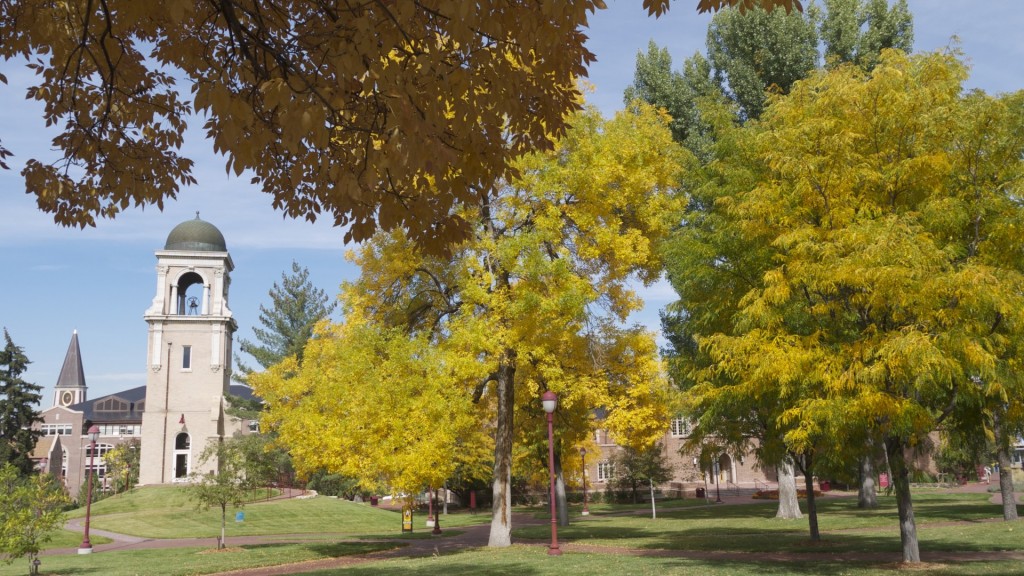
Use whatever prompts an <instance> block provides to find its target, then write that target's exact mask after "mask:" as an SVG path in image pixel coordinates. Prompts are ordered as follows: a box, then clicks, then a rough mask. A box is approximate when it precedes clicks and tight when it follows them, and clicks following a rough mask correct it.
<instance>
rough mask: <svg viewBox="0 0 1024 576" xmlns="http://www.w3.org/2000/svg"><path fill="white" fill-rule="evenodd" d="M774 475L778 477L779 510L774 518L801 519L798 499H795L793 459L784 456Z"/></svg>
mask: <svg viewBox="0 0 1024 576" xmlns="http://www.w3.org/2000/svg"><path fill="white" fill-rule="evenodd" d="M775 470H776V475H777V476H778V477H779V510H778V512H776V513H775V517H776V518H784V519H786V520H795V519H797V518H803V517H804V515H803V514H802V513H801V512H800V499H799V498H797V497H796V474H794V472H793V458H792V456H788V455H787V456H786V457H785V458H783V459H782V462H779V465H778V466H777V467H776V469H775Z"/></svg>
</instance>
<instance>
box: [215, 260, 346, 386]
mask: <svg viewBox="0 0 1024 576" xmlns="http://www.w3.org/2000/svg"><path fill="white" fill-rule="evenodd" d="M269 294H270V300H271V305H270V307H267V306H263V305H262V304H261V305H260V324H262V325H263V328H258V327H253V332H254V333H255V334H256V341H252V340H247V339H244V338H243V339H241V340H239V341H238V345H239V348H240V349H241V351H242V352H244V353H246V354H248V355H249V356H251V357H252V358H253V359H254V360H255V361H256V363H257V364H259V366H260V368H262V369H266V368H269V367H270V366H273V365H274V364H277V363H278V362H280V361H281V360H284V359H285V358H287V357H289V356H295V357H296V358H297V359H298V360H299V362H300V363H301V362H302V350H303V349H304V348H305V347H306V342H307V341H309V339H310V338H312V337H313V327H314V326H316V323H317V322H319V321H321V320H323V319H325V318H327V317H328V316H330V315H331V312H333V311H334V307H335V305H336V302H333V301H331V299H330V298H329V297H328V296H327V293H326V292H324V291H323V290H322V289H320V288H316V287H314V286H313V283H312V282H310V281H309V269H308V268H306V267H304V266H300V265H299V263H298V262H294V261H293V262H292V273H291V274H287V273H282V274H281V283H280V284H278V283H277V282H274V287H273V288H271V289H270V292H269ZM236 362H237V364H238V373H237V374H236V375H235V380H237V381H239V382H246V381H247V380H248V377H249V375H250V374H252V373H253V372H255V371H257V369H256V368H252V367H250V366H249V365H246V364H243V363H242V361H241V359H236Z"/></svg>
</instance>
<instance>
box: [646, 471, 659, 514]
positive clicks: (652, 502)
mask: <svg viewBox="0 0 1024 576" xmlns="http://www.w3.org/2000/svg"><path fill="white" fill-rule="evenodd" d="M648 482H650V484H651V519H652V520H655V519H657V518H658V509H657V508H655V506H654V480H648Z"/></svg>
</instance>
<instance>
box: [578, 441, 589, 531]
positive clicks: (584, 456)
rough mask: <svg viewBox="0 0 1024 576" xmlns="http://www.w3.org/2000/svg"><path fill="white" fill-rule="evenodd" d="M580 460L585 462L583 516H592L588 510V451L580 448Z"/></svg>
mask: <svg viewBox="0 0 1024 576" xmlns="http://www.w3.org/2000/svg"><path fill="white" fill-rule="evenodd" d="M580 460H581V461H582V462H583V512H582V515H583V516H590V509H589V508H587V449H586V448H580Z"/></svg>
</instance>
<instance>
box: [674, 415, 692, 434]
mask: <svg viewBox="0 0 1024 576" xmlns="http://www.w3.org/2000/svg"><path fill="white" fill-rule="evenodd" d="M672 435H673V436H675V437H677V438H678V437H681V436H689V435H690V423H689V422H687V421H686V418H682V417H678V418H673V419H672Z"/></svg>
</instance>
